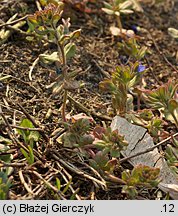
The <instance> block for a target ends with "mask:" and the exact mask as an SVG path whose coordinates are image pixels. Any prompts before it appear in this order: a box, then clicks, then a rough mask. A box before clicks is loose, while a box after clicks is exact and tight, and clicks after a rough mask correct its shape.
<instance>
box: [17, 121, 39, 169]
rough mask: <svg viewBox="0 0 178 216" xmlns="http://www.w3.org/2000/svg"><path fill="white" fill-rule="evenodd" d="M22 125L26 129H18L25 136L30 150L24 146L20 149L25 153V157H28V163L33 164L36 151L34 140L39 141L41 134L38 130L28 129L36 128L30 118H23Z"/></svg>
mask: <svg viewBox="0 0 178 216" xmlns="http://www.w3.org/2000/svg"><path fill="white" fill-rule="evenodd" d="M20 127H24V129H17V131H18V133H19V134H20V135H21V136H22V137H23V140H24V142H25V144H26V146H27V148H28V150H29V152H27V151H26V150H24V149H23V148H21V149H20V150H21V152H22V154H23V155H24V157H25V158H26V159H27V161H28V163H29V164H30V165H31V164H33V163H34V153H33V147H34V142H38V140H39V138H40V134H39V132H38V131H30V130H28V128H34V125H33V124H32V122H31V121H30V120H28V119H23V120H22V121H21V123H20Z"/></svg>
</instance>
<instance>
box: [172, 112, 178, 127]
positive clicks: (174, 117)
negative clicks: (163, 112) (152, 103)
mask: <svg viewBox="0 0 178 216" xmlns="http://www.w3.org/2000/svg"><path fill="white" fill-rule="evenodd" d="M171 115H172V117H173V119H174V121H175V125H176V128H177V129H178V119H177V118H176V116H175V114H174V112H172V113H171Z"/></svg>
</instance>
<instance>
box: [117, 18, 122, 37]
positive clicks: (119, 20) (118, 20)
mask: <svg viewBox="0 0 178 216" xmlns="http://www.w3.org/2000/svg"><path fill="white" fill-rule="evenodd" d="M117 24H118V26H119V29H120V33H121V34H122V23H121V17H120V16H117Z"/></svg>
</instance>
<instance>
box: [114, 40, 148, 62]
mask: <svg viewBox="0 0 178 216" xmlns="http://www.w3.org/2000/svg"><path fill="white" fill-rule="evenodd" d="M118 47H119V51H123V52H124V54H125V55H126V56H127V57H128V58H132V59H133V60H134V61H141V60H142V59H143V58H144V57H145V55H146V53H147V47H145V46H143V47H141V46H140V45H138V43H137V39H136V38H129V39H126V40H123V41H122V43H118Z"/></svg>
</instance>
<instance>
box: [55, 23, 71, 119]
mask: <svg viewBox="0 0 178 216" xmlns="http://www.w3.org/2000/svg"><path fill="white" fill-rule="evenodd" d="M53 28H54V29H55V32H56V34H55V38H56V44H57V47H58V55H59V53H61V55H62V65H63V69H62V74H63V81H64V82H65V81H66V79H67V60H66V56H65V53H64V45H63V44H61V43H60V42H59V35H58V32H57V29H56V28H55V27H54V26H53ZM59 58H60V57H59ZM67 93H68V91H67V90H66V89H64V95H63V105H62V113H61V115H62V119H63V121H64V122H66V115H65V110H66V102H67Z"/></svg>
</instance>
